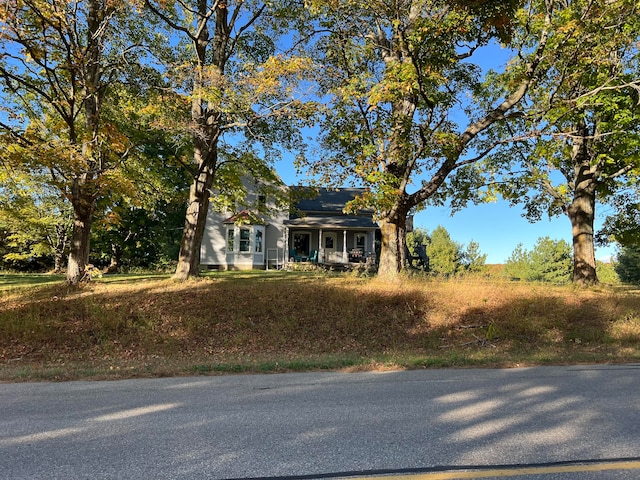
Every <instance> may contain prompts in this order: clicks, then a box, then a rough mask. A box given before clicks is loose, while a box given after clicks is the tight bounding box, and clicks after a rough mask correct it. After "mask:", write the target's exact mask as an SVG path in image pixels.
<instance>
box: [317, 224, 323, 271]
mask: <svg viewBox="0 0 640 480" xmlns="http://www.w3.org/2000/svg"><path fill="white" fill-rule="evenodd" d="M318 263H324V245H323V244H322V229H320V231H319V233H318Z"/></svg>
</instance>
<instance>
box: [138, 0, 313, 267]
mask: <svg viewBox="0 0 640 480" xmlns="http://www.w3.org/2000/svg"><path fill="white" fill-rule="evenodd" d="M145 4H146V6H147V8H149V9H150V10H151V11H153V12H154V13H155V14H156V15H157V16H158V17H159V18H160V19H162V20H163V21H164V22H165V24H166V25H167V27H168V29H169V30H170V32H171V35H173V36H174V37H175V36H179V37H180V38H181V43H179V44H177V47H176V51H174V52H173V61H172V63H171V64H169V65H167V74H168V76H169V78H171V79H172V80H173V81H174V82H175V83H174V85H175V92H176V93H183V92H185V91H186V92H188V94H189V99H190V119H189V123H188V125H185V128H183V133H185V134H186V135H188V137H189V138H190V142H191V146H192V149H193V162H192V164H191V165H190V166H189V168H190V172H191V175H192V180H193V181H192V184H191V187H190V191H189V199H188V205H187V213H186V219H185V225H184V231H183V236H182V241H181V246H180V255H179V258H178V266H177V268H176V273H175V275H174V278H176V279H178V280H185V279H187V278H188V277H192V276H197V275H198V268H199V265H200V247H201V244H202V237H203V234H204V227H205V221H206V217H207V210H208V208H209V203H210V197H211V196H212V192H213V190H219V189H224V185H223V183H225V182H221V183H220V184H219V185H218V187H220V188H216V186H215V185H214V182H215V180H216V177H217V176H218V175H221V170H222V168H223V165H226V167H224V168H226V169H227V170H226V174H230V173H231V172H236V173H239V174H241V175H242V174H244V175H247V174H256V175H257V176H258V177H260V176H261V175H260V173H261V174H263V175H264V174H266V175H267V178H265V179H264V181H265V184H273V183H274V182H277V176H275V174H274V173H273V171H272V170H270V169H268V168H266V169H265V168H262V166H264V164H265V162H266V161H268V159H269V158H272V156H273V155H275V154H276V153H277V149H276V148H274V145H275V144H281V145H284V146H286V147H287V148H296V146H297V144H298V142H299V140H300V137H299V136H298V135H297V132H296V129H295V128H294V127H293V124H292V120H294V119H296V118H299V115H301V116H302V117H304V116H305V113H304V111H305V108H306V107H305V106H304V105H303V104H302V103H301V102H300V100H299V98H298V97H297V93H296V90H295V87H296V85H297V81H298V80H299V75H300V74H301V72H302V71H303V70H304V69H305V68H307V67H308V63H307V62H305V61H304V60H303V59H301V58H288V57H286V56H284V55H276V43H275V40H274V36H275V31H271V32H269V31H267V30H265V29H266V28H267V27H266V25H265V24H264V23H262V24H261V21H262V20H265V19H267V18H269V19H272V20H274V21H275V20H277V19H278V18H280V14H281V13H282V12H283V9H282V7H281V6H278V4H277V3H272V2H262V1H259V0H250V1H237V2H228V1H223V0H174V1H169V2H167V1H163V0H145ZM256 145H259V147H257V146H256ZM260 160H262V161H263V162H262V166H260ZM233 164H235V167H234V166H233ZM249 164H252V165H253V166H256V167H257V168H258V169H259V170H260V172H258V171H256V170H252V166H251V165H249ZM239 165H242V166H241V167H239ZM230 181H232V182H234V183H236V184H238V182H237V181H235V180H233V178H231V180H230Z"/></svg>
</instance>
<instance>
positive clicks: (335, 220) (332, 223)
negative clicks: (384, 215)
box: [284, 215, 378, 230]
mask: <svg viewBox="0 0 640 480" xmlns="http://www.w3.org/2000/svg"><path fill="white" fill-rule="evenodd" d="M284 224H285V225H288V226H289V227H295V226H298V227H312V228H340V229H359V230H365V229H370V230H374V229H377V228H378V224H376V223H375V222H374V221H373V219H372V218H371V217H363V216H358V215H308V216H306V217H296V218H291V219H289V220H285V222H284Z"/></svg>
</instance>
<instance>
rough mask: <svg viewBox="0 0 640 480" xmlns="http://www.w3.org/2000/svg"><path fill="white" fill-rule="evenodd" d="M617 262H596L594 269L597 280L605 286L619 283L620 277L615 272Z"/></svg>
mask: <svg viewBox="0 0 640 480" xmlns="http://www.w3.org/2000/svg"><path fill="white" fill-rule="evenodd" d="M617 265H618V264H617V262H607V263H605V262H601V261H600V260H597V261H596V268H597V271H598V280H600V282H602V283H606V284H610V285H611V284H616V283H620V276H619V275H618V273H617V272H616V267H617Z"/></svg>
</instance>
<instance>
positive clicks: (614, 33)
mask: <svg viewBox="0 0 640 480" xmlns="http://www.w3.org/2000/svg"><path fill="white" fill-rule="evenodd" d="M557 3H559V5H562V15H559V16H557V17H555V18H554V21H553V25H552V30H551V32H552V34H551V35H550V37H549V40H548V55H546V56H545V58H544V59H543V62H542V64H541V67H542V68H541V69H540V72H543V73H541V74H540V78H539V80H538V81H537V82H536V84H535V85H533V86H532V87H531V88H530V89H529V91H528V93H527V97H526V101H525V102H523V103H522V104H521V108H520V109H519V112H518V113H519V115H518V116H517V117H514V118H513V119H512V121H511V122H509V123H508V124H506V125H504V126H503V128H502V129H501V130H499V131H498V130H496V132H500V133H499V135H497V136H496V137H494V140H495V141H496V142H498V143H500V142H504V143H502V145H501V147H500V148H499V149H498V153H497V154H496V155H495V156H493V157H492V158H491V159H490V161H489V162H487V163H485V164H483V165H479V166H478V168H479V169H480V170H482V173H483V174H486V173H487V172H492V173H494V174H495V173H497V175H495V176H493V177H491V180H490V181H492V182H496V183H494V184H493V186H494V187H496V188H495V189H496V190H497V191H499V192H501V193H502V194H503V195H504V196H505V197H506V198H508V199H510V201H511V202H512V203H513V204H519V203H524V205H525V211H526V216H527V217H528V218H529V219H531V220H532V221H535V220H538V219H539V218H540V216H541V215H542V214H543V213H547V214H548V215H549V216H555V215H566V216H567V218H568V219H569V221H570V223H571V229H572V238H573V281H574V282H575V283H576V284H583V285H588V284H592V283H596V282H597V281H598V278H597V274H596V260H595V248H594V221H595V216H596V205H597V202H598V201H599V202H602V203H607V202H610V201H611V200H612V199H613V198H614V194H615V193H616V192H619V191H620V190H624V189H626V188H628V187H629V186H631V185H633V184H634V183H635V182H636V180H637V176H638V174H639V173H640V76H639V74H638V72H640V56H639V49H638V45H639V42H640V15H639V14H640V11H638V8H639V7H638V4H637V2H636V1H633V0H580V1H571V2H557ZM542 28H543V27H542V26H539V25H538V24H536V23H535V22H530V21H523V22H522V23H520V24H518V25H517V27H515V30H514V36H515V37H516V39H517V41H519V42H521V43H523V44H527V43H531V42H533V41H534V40H533V39H532V37H533V38H535V36H536V34H537V31H538V30H540V29H542ZM544 28H546V27H544ZM528 39H530V40H528ZM521 68H523V67H522V65H521V62H520V60H519V59H514V62H513V63H512V64H511V66H510V68H509V69H508V71H507V72H506V73H505V75H504V76H503V77H502V79H501V81H502V82H503V83H502V85H503V86H504V87H503V88H508V85H509V84H511V83H512V82H513V81H517V78H518V77H519V71H520V69H521Z"/></svg>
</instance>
